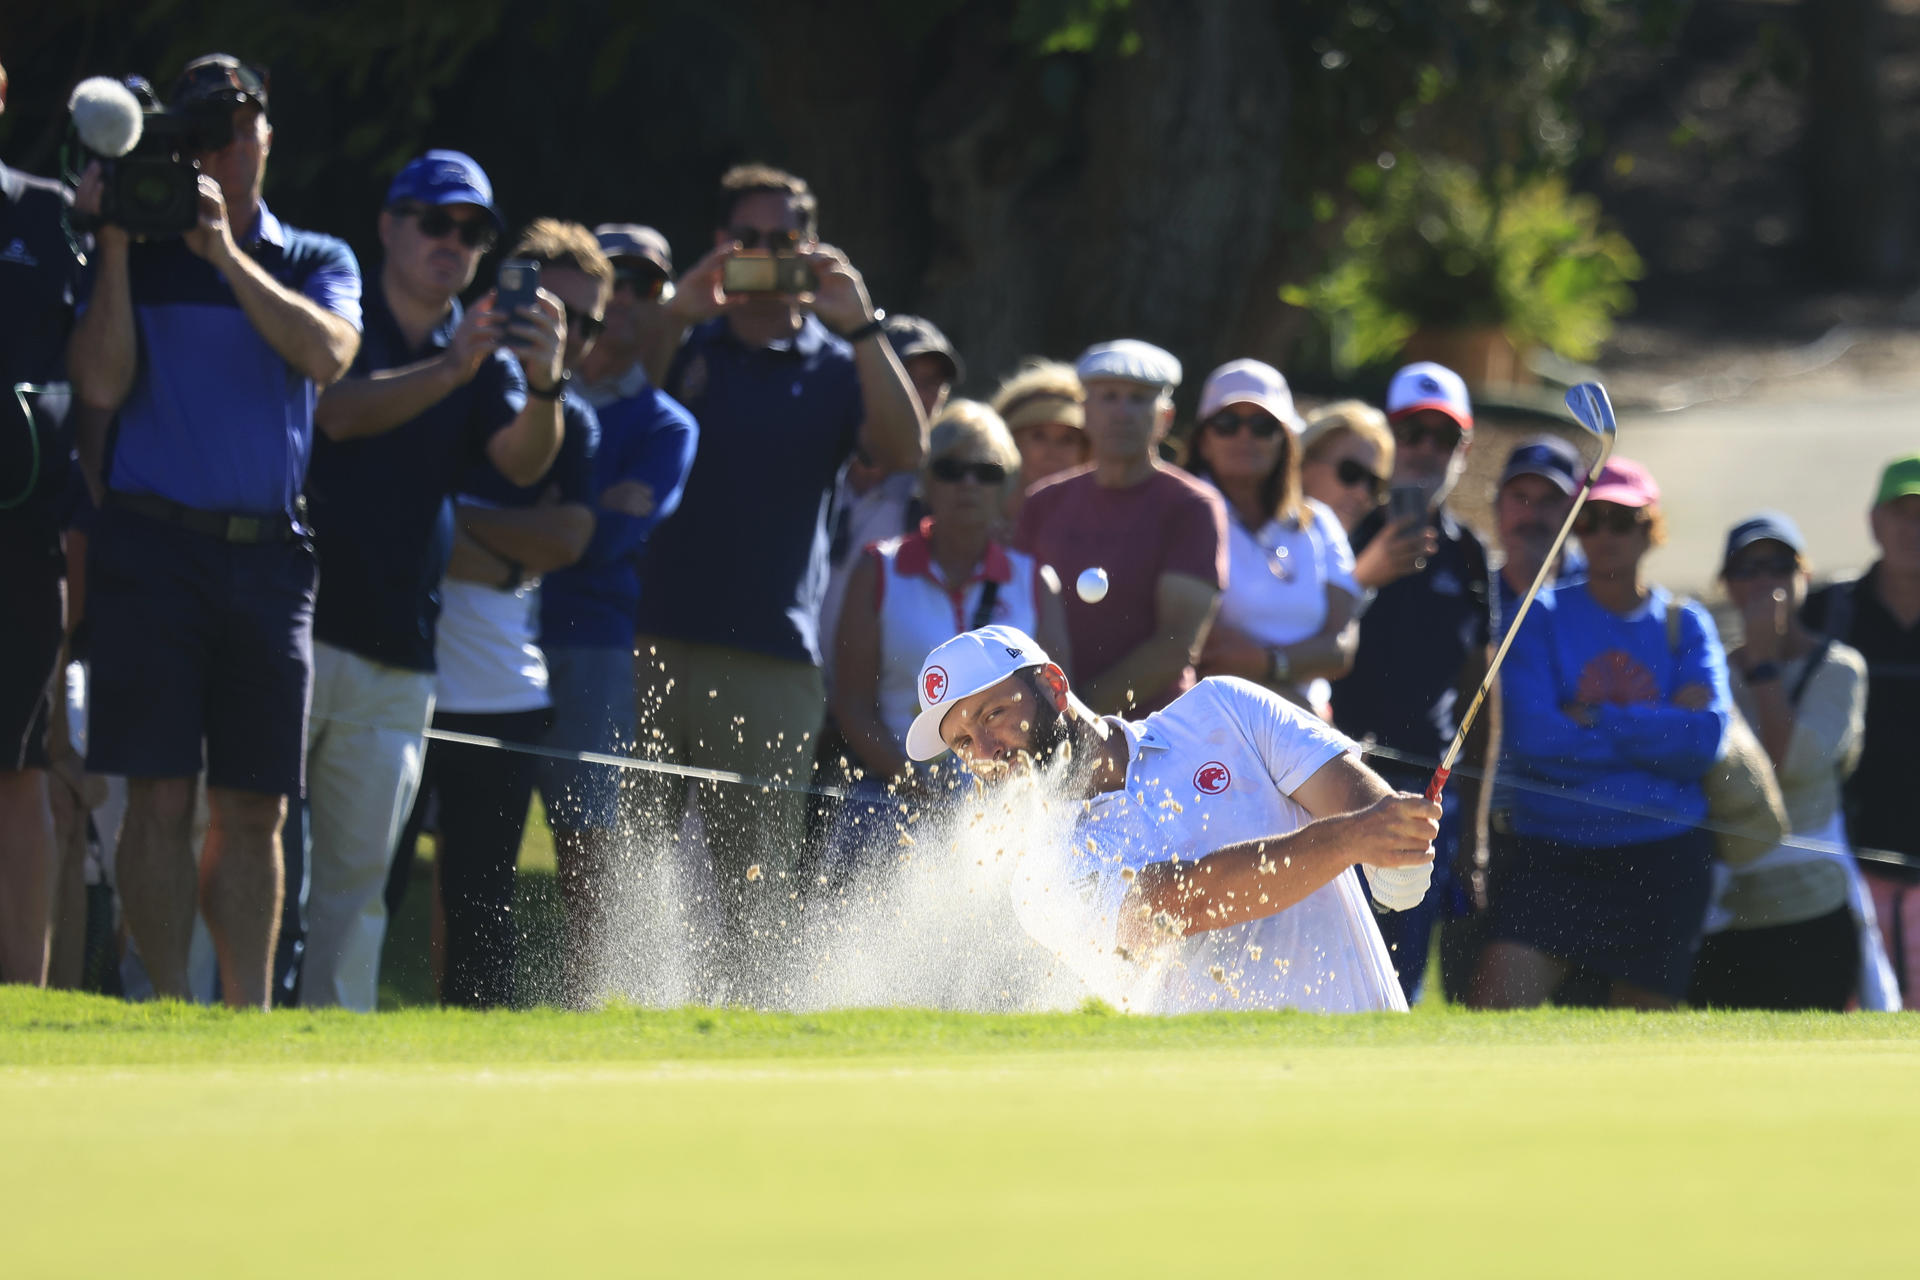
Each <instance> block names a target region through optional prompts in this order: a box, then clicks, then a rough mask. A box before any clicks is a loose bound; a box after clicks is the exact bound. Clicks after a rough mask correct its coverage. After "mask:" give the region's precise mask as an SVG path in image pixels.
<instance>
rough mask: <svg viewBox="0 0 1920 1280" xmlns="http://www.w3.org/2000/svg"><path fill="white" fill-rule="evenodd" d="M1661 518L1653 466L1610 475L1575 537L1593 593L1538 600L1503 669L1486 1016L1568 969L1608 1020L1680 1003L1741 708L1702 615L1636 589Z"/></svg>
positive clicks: (1476, 999) (1690, 605)
mask: <svg viewBox="0 0 1920 1280" xmlns="http://www.w3.org/2000/svg"><path fill="white" fill-rule="evenodd" d="M1659 503H1660V489H1659V486H1658V485H1656V484H1655V483H1654V480H1653V477H1652V476H1651V475H1650V474H1648V472H1647V469H1646V468H1645V467H1643V466H1641V465H1640V464H1639V463H1637V462H1633V461H1630V460H1628V459H1626V458H1620V457H1616V458H1614V459H1613V460H1612V461H1611V462H1609V463H1608V464H1607V466H1606V468H1605V469H1604V470H1602V471H1601V473H1600V478H1599V480H1598V482H1597V483H1596V484H1595V485H1594V487H1593V491H1592V492H1591V494H1590V495H1589V496H1588V499H1587V505H1586V507H1585V508H1584V509H1582V511H1581V512H1580V515H1579V517H1578V519H1577V520H1576V522H1575V524H1574V532H1575V533H1576V534H1578V535H1579V538H1580V545H1581V547H1582V548H1583V549H1584V550H1585V552H1586V555H1587V580H1586V581H1585V582H1583V583H1576V584H1572V585H1569V586H1562V587H1557V588H1552V589H1549V590H1545V591H1542V592H1541V594H1540V596H1539V597H1538V598H1537V599H1536V600H1535V601H1534V606H1533V611H1532V612H1531V613H1530V614H1529V615H1528V622H1527V625H1526V626H1524V627H1522V628H1521V629H1520V630H1519V632H1518V633H1517V635H1516V636H1515V639H1514V642H1513V648H1512V650H1511V652H1509V653H1508V655H1507V662H1506V667H1505V668H1504V669H1503V670H1502V672H1501V695H1502V698H1503V700H1504V701H1503V713H1504V714H1503V717H1502V718H1503V723H1504V725H1505V733H1506V737H1507V747H1508V750H1507V752H1506V755H1505V756H1504V757H1503V759H1504V760H1505V762H1506V764H1507V766H1508V767H1510V769H1511V771H1512V774H1513V775H1514V776H1513V777H1512V778H1511V781H1512V783H1513V790H1512V803H1511V807H1510V809H1509V810H1508V823H1509V825H1510V826H1511V828H1512V831H1511V836H1512V838H1511V840H1510V841H1508V842H1507V843H1506V844H1504V845H1503V846H1502V849H1501V854H1500V856H1499V857H1498V858H1496V859H1495V860H1494V862H1493V864H1492V866H1491V868H1490V870H1489V877H1490V878H1489V883H1488V899H1489V906H1490V910H1489V913H1488V936H1489V941H1488V943H1487V947H1486V949H1485V951H1483V952H1482V953H1481V957H1480V963H1479V967H1478V970H1477V972H1476V973H1475V974H1474V980H1473V986H1472V993H1471V997H1470V1002H1471V1003H1473V1004H1474V1005H1476V1006H1478V1007H1481V1008H1519V1007H1525V1006H1531V1005H1537V1004H1540V1003H1542V1002H1544V1001H1546V1000H1548V999H1550V998H1552V997H1553V995H1554V993H1555V991H1556V989H1557V988H1558V987H1559V986H1560V984H1561V982H1562V981H1563V980H1564V979H1565V978H1567V977H1568V976H1569V974H1570V973H1572V972H1573V971H1574V970H1575V969H1578V970H1580V971H1581V973H1582V975H1583V976H1585V977H1588V978H1595V979H1599V980H1601V981H1603V982H1605V983H1606V984H1607V987H1608V998H1609V1000H1610V1002H1611V1003H1613V1004H1615V1005H1622V1006H1629V1007H1634V1008H1642V1009H1660V1008H1671V1007H1672V1006H1673V1005H1674V1003H1675V1002H1676V1001H1678V1000H1679V999H1680V998H1681V997H1683V996H1684V995H1686V993H1687V985H1688V982H1689V980H1690V979H1691V977H1692V974H1693V960H1694V953H1695V952H1696V951H1697V950H1698V948H1699V945H1700V936H1701V930H1702V926H1703V924H1704V921H1705V918H1706V911H1707V900H1708V896H1709V894H1710V892H1711V889H1712V880H1713V856H1714V844H1713V837H1712V835H1711V834H1710V833H1709V832H1707V831H1706V830H1704V829H1703V827H1702V824H1703V823H1704V822H1705V821H1706V818H1707V797H1706V791H1705V789H1704V787H1703V786H1702V784H1701V778H1702V777H1703V776H1704V775H1705V774H1706V772H1707V770H1708V769H1710V768H1711V767H1712V766H1713V763H1714V761H1715V760H1716V759H1717V758H1718V756H1719V754H1720V748H1721V744H1722V742H1723V741H1724V739H1725V737H1726V731H1727V724H1728V721H1729V718H1730V716H1731V714H1732V706H1733V703H1732V695H1731V694H1730V692H1729V691H1728V686H1727V661H1726V655H1725V653H1724V651H1723V650H1722V649H1721V647H1720V640H1719V638H1718V635H1717V633H1716V632H1715V629H1714V625H1713V619H1712V617H1711V616H1710V615H1709V614H1708V613H1707V611H1706V610H1705V609H1704V608H1702V607H1701V606H1700V605H1698V604H1697V603H1694V602H1692V601H1681V600H1678V599H1676V598H1674V597H1673V596H1671V595H1669V594H1668V593H1667V592H1666V591H1665V590H1664V589H1663V588H1661V587H1658V586H1654V585H1652V584H1650V583H1649V582H1648V581H1647V580H1646V575H1645V561H1646V556H1647V553H1648V552H1649V551H1651V550H1652V549H1653V548H1654V547H1656V546H1658V545H1660V543H1661V542H1662V541H1664V539H1665V524H1664V521H1663V520H1662V517H1661V513H1660V506H1659ZM1536 619H1537V621H1536Z"/></svg>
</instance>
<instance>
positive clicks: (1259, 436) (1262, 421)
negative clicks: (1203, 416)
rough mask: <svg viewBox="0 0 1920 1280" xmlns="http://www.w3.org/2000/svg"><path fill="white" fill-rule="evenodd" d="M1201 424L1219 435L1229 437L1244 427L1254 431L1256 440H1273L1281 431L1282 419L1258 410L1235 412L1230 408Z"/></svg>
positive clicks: (1238, 432) (1237, 433) (1235, 434)
mask: <svg viewBox="0 0 1920 1280" xmlns="http://www.w3.org/2000/svg"><path fill="white" fill-rule="evenodd" d="M1201 425H1203V426H1204V427H1206V429H1207V430H1209V431H1211V432H1213V434H1215V435H1217V436H1227V437H1229V438H1231V437H1233V436H1237V435H1239V434H1240V428H1242V427H1245V428H1247V429H1248V430H1249V431H1251V432H1253V438H1254V439H1255V440H1271V439H1273V438H1274V436H1276V435H1278V434H1279V432H1280V419H1278V418H1276V417H1274V416H1273V415H1272V414H1270V413H1261V412H1260V411H1258V410H1255V411H1254V412H1252V413H1234V412H1233V411H1231V410H1229V409H1222V410H1221V411H1220V412H1219V413H1216V414H1214V415H1213V416H1212V417H1211V418H1208V419H1207V420H1206V422H1204V423H1202V424H1201Z"/></svg>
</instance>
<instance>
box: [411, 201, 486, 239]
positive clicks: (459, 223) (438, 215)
mask: <svg viewBox="0 0 1920 1280" xmlns="http://www.w3.org/2000/svg"><path fill="white" fill-rule="evenodd" d="M394 213H395V214H397V215H399V216H400V217H402V218H412V219H413V224H414V225H415V226H416V227H419V228H420V234H421V235H423V236H425V237H426V238H427V239H429V240H440V239H444V238H445V237H446V236H447V235H448V234H449V233H451V232H456V231H457V232H459V234H460V243H461V244H463V245H465V246H467V248H469V249H481V250H485V249H491V248H493V241H494V236H495V234H496V233H495V232H494V229H493V223H492V221H491V220H490V219H487V218H456V217H454V216H453V215H452V214H451V213H448V212H447V211H446V210H445V209H443V208H440V207H439V206H437V205H434V206H427V205H418V204H403V205H400V206H399V207H398V208H396V209H395V210H394Z"/></svg>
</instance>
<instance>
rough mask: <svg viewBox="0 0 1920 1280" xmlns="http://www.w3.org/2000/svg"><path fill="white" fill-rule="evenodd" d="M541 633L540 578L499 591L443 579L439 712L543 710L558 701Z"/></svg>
mask: <svg viewBox="0 0 1920 1280" xmlns="http://www.w3.org/2000/svg"><path fill="white" fill-rule="evenodd" d="M539 634H540V582H539V579H537V578H536V579H533V580H531V581H529V582H524V583H522V584H521V585H520V587H519V589H518V590H515V591H496V590H495V589H494V588H492V587H488V586H483V585H481V584H480V583H478V582H461V581H458V580H456V579H453V578H447V579H445V580H443V581H442V582H441V583H440V625H439V627H438V629H437V632H436V634H435V637H434V642H433V663H434V666H435V668H436V669H437V674H436V677H435V681H434V690H435V695H434V709H435V710H436V711H456V712H485V711H538V710H540V708H542V707H548V706H552V705H553V699H552V697H551V696H549V694H548V693H547V660H546V658H545V656H544V655H542V654H541V652H540V646H539V645H538V644H537V643H535V639H536V637H537V636H538V635H539Z"/></svg>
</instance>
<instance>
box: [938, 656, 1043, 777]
mask: <svg viewBox="0 0 1920 1280" xmlns="http://www.w3.org/2000/svg"><path fill="white" fill-rule="evenodd" d="M940 736H941V738H942V739H944V740H945V741H946V744H947V746H949V747H950V748H952V749H953V753H954V754H955V755H956V756H958V757H960V759H961V760H962V761H963V762H964V763H965V764H966V766H967V768H968V769H969V770H970V771H971V772H972V773H973V775H974V776H975V777H976V778H979V779H980V780H981V781H983V782H987V783H998V782H1004V781H1006V780H1008V779H1010V778H1013V777H1016V776H1018V775H1020V774H1022V773H1027V772H1030V771H1031V770H1032V769H1033V768H1034V766H1035V765H1036V764H1039V763H1043V762H1045V761H1046V760H1048V759H1050V758H1051V757H1052V755H1053V753H1054V752H1055V750H1057V749H1058V747H1059V746H1060V744H1061V743H1062V742H1064V741H1065V740H1066V725H1065V723H1064V717H1063V716H1062V714H1061V712H1060V711H1059V710H1058V709H1057V708H1056V707H1054V706H1053V705H1052V704H1051V703H1050V702H1048V701H1046V700H1044V699H1042V698H1041V697H1040V696H1039V694H1038V692H1037V690H1036V689H1035V687H1034V683H1033V681H1032V680H1031V679H1030V678H1029V677H1028V675H1027V673H1025V672H1016V673H1014V674H1013V675H1010V676H1008V677H1007V678H1006V679H1005V680H1002V681H1001V682H1000V683H999V684H996V685H994V686H992V687H991V688H988V689H983V690H981V691H980V692H979V693H976V694H974V695H972V696H971V697H967V698H962V699H960V701H958V702H956V703H954V704H953V710H951V711H949V712H947V718H946V719H945V720H943V721H941V723H940Z"/></svg>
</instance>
